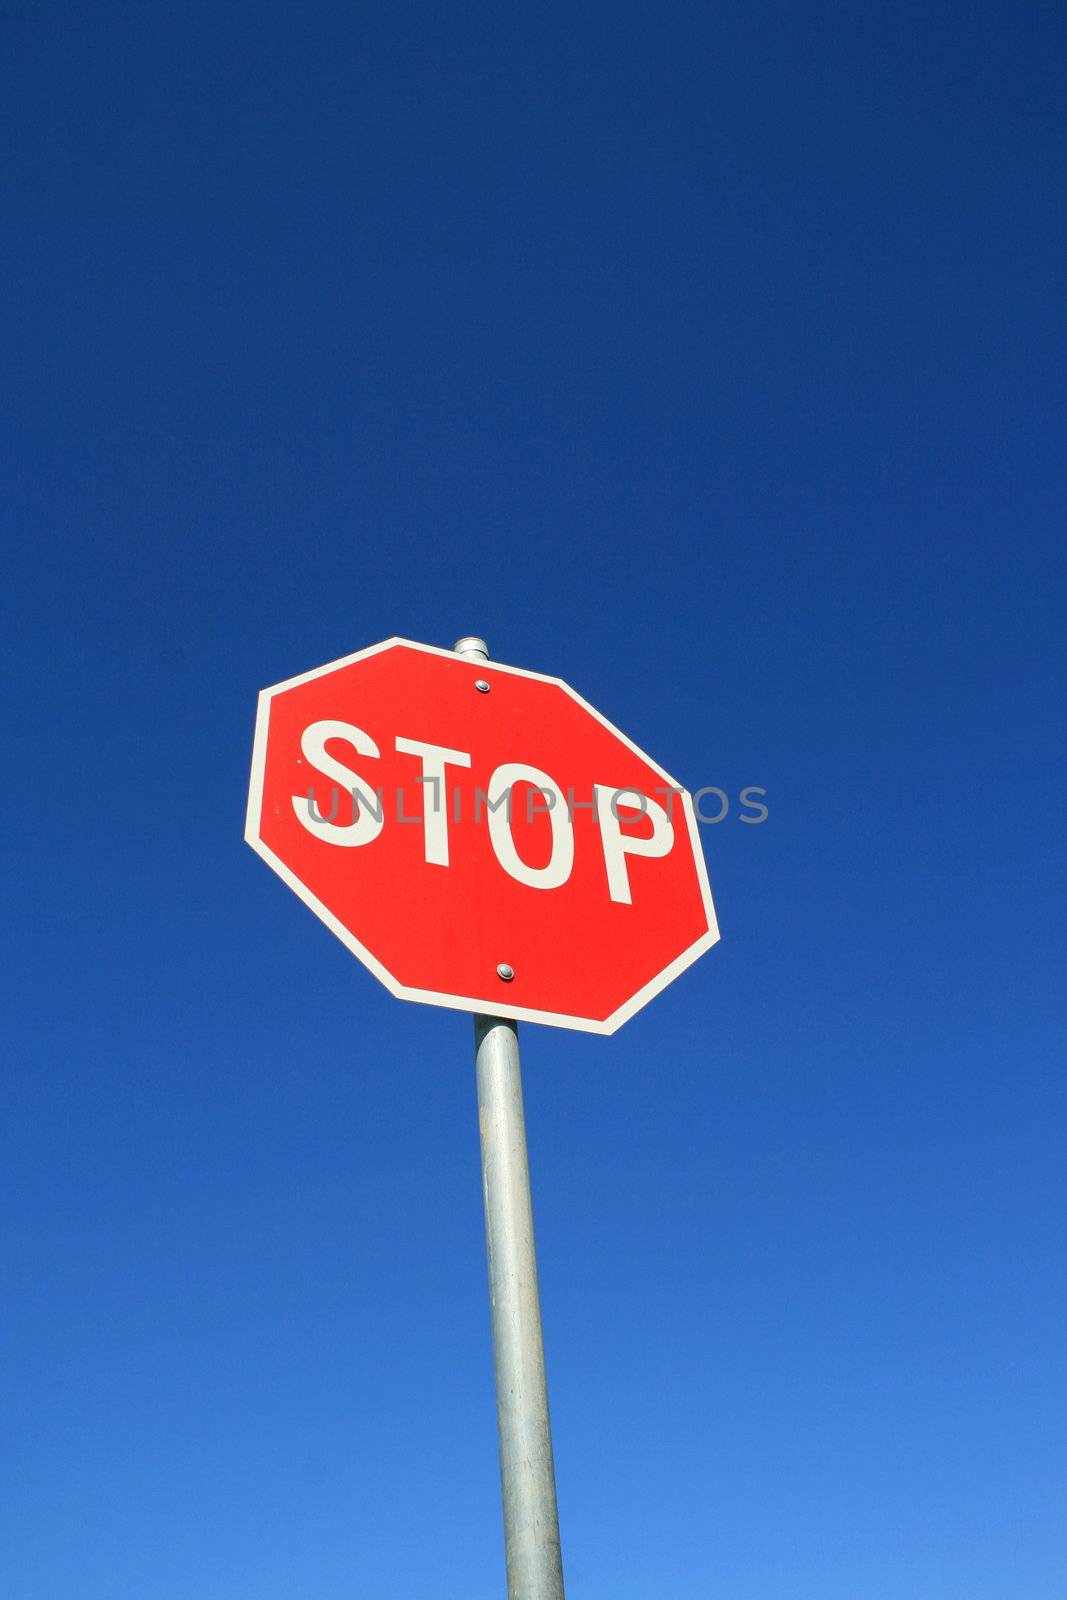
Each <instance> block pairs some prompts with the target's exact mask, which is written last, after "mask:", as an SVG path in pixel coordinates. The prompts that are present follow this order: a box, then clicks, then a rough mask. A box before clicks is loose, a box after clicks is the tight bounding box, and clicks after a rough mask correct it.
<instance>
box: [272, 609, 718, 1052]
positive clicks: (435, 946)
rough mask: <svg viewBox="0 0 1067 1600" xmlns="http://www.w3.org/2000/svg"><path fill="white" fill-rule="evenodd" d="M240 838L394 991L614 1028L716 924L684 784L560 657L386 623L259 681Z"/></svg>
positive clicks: (691, 955)
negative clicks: (328, 655)
mask: <svg viewBox="0 0 1067 1600" xmlns="http://www.w3.org/2000/svg"><path fill="white" fill-rule="evenodd" d="M245 837H246V839H247V840H248V842H249V844H250V845H251V846H252V848H253V850H255V851H257V853H258V854H259V855H261V856H262V857H263V859H264V861H266V862H267V863H268V864H269V865H270V866H271V867H273V868H274V871H275V872H277V873H278V875H279V877H281V878H284V880H285V882H286V883H287V884H288V885H289V887H290V888H291V889H295V890H296V892H297V894H298V895H299V896H300V898H301V899H302V900H303V901H304V902H305V903H306V904H307V905H309V906H310V907H311V909H312V911H314V912H315V913H316V915H317V916H319V917H321V918H322V920H323V922H325V923H326V925H327V926H328V927H330V928H332V929H333V931H334V933H336V934H337V936H338V938H340V939H341V940H343V942H344V943H345V944H346V945H347V946H348V948H349V949H350V950H351V951H352V952H353V954H354V955H357V956H358V957H359V959H360V960H361V961H362V962H363V963H364V965H365V966H368V967H369V968H370V970H371V971H372V972H373V973H374V974H375V975H376V976H377V977H379V978H380V979H381V981H382V982H383V983H384V984H385V985H386V987H387V988H388V989H389V990H390V991H391V992H392V993H393V994H395V995H398V996H400V997H401V998H402V999H405V1000H421V1001H424V1002H427V1003H429V1004H432V1005H440V1006H453V1007H455V1008H457V1009H460V1010H463V1011H478V1012H483V1013H487V1014H489V1015H493V1016H501V1017H517V1018H520V1019H525V1020H528V1021H531V1022H547V1023H552V1024H555V1025H556V1026H558V1027H565V1028H581V1029H585V1030H586V1031H588V1032H591V1033H614V1031H615V1029H616V1028H618V1027H619V1026H620V1024H621V1023H623V1022H625V1021H626V1020H627V1018H629V1017H632V1016H633V1014H634V1012H635V1011H638V1010H639V1009H640V1008H641V1007H642V1006H643V1005H645V1004H646V1002H647V1001H649V1000H651V998H652V996H653V995H655V994H658V993H659V991H660V990H661V989H663V988H664V987H665V986H666V985H667V984H668V983H670V982H671V980H672V979H673V978H676V977H677V976H678V974H679V973H680V972H682V971H683V970H684V969H685V968H686V967H687V966H689V964H690V962H692V961H695V960H696V958H697V956H699V955H701V954H702V953H703V952H704V951H705V950H707V949H709V948H710V947H711V945H713V944H714V943H715V941H716V939H717V938H718V937H719V931H718V927H717V926H716V922H715V911H714V908H713V906H712V902H711V891H710V889H709V887H708V877H707V871H706V869H705V866H704V858H703V855H702V853H701V848H700V841H699V838H698V836H697V827H696V819H695V816H694V813H693V803H692V800H691V799H690V797H689V795H688V794H687V793H685V791H684V790H683V789H681V788H680V786H679V785H678V784H676V783H675V782H674V780H673V779H672V778H670V777H669V776H668V775H667V773H665V772H664V771H663V768H662V767H659V766H657V765H656V763H655V762H654V761H653V760H651V758H650V757H649V756H646V755H645V754H644V752H643V751H641V750H639V749H638V748H637V746H636V745H635V744H632V743H631V742H630V740H629V739H627V738H626V736H625V734H622V733H620V732H619V730H618V728H615V727H613V726H612V724H611V723H610V722H608V721H607V719H606V718H605V717H602V716H601V715H600V713H599V711H594V709H593V707H592V706H591V705H588V704H587V703H586V701H584V700H583V699H582V698H581V696H580V695H577V694H575V692H574V690H573V689H571V688H570V687H569V686H568V685H567V684H565V683H563V682H561V680H560V679H559V678H547V677H543V676H542V675H541V674H540V673H537V672H526V671H524V670H523V669H522V668H519V667H505V666H501V665H500V664H499V663H498V662H495V661H480V660H473V661H472V660H468V659H465V658H463V657H460V656H457V655H455V654H454V653H453V652H452V651H449V650H437V649H434V648H432V647H431V646H430V645H424V644H412V643H411V642H410V641H409V640H407V639H387V640H386V641H385V642H384V643H383V644H376V645H372V646H371V647H370V649H368V650H358V651H357V652H356V653H355V655H351V656H345V657H344V659H343V660H341V661H331V662H330V663H329V665H328V666H325V667H318V668H317V669H316V670H315V671H314V672H305V673H303V674H302V675H301V676H300V677H298V678H290V679H288V681H287V682H285V683H278V684H275V685H274V687H273V688H272V689H264V690H263V693H262V694H261V695H260V697H259V713H258V716H257V719H256V735H255V748H254V752H253V757H252V783H251V789H250V792H249V800H248V821H247V826H246V829H245Z"/></svg>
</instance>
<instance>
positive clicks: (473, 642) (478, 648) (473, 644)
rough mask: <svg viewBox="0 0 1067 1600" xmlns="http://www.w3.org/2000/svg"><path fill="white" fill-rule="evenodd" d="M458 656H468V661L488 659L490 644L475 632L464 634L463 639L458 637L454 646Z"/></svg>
mask: <svg viewBox="0 0 1067 1600" xmlns="http://www.w3.org/2000/svg"><path fill="white" fill-rule="evenodd" d="M452 648H453V650H454V651H455V652H456V655H457V656H466V657H467V659H468V661H488V660H489V646H488V645H487V644H486V642H485V640H484V639H479V638H478V637H477V635H475V634H473V633H467V634H464V636H463V638H462V639H457V640H456V642H455V644H454V645H453V646H452Z"/></svg>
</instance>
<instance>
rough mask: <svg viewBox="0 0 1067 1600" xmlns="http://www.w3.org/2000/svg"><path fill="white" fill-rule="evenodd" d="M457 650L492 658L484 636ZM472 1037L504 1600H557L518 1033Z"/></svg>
mask: <svg viewBox="0 0 1067 1600" xmlns="http://www.w3.org/2000/svg"><path fill="white" fill-rule="evenodd" d="M455 649H456V652H457V654H459V655H462V656H466V657H467V659H468V660H471V661H485V660H488V656H489V651H488V648H487V646H486V644H485V642H484V640H482V639H474V638H465V639H461V640H460V641H459V643H458V644H457V645H456V646H455ZM504 953H506V952H504ZM502 965H504V964H503V963H502ZM501 981H504V980H503V978H502V980H501ZM474 1036H475V1046H476V1053H475V1062H476V1070H477V1079H478V1125H479V1129H480V1133H481V1143H482V1190H483V1195H484V1199H485V1239H486V1250H487V1254H488V1258H489V1304H490V1310H491V1313H492V1326H493V1366H494V1370H495V1374H496V1414H497V1429H498V1434H499V1439H500V1488H501V1495H502V1498H503V1502H504V1552H505V1558H506V1561H507V1577H508V1600H563V1563H562V1558H561V1555H560V1543H559V1517H558V1513H557V1510H556V1477H555V1470H554V1467H553V1463H552V1430H551V1426H550V1423H549V1416H548V1384H547V1382H546V1379H545V1351H544V1341H543V1338H542V1333H541V1300H540V1295H539V1293H538V1288H537V1256H536V1252H535V1249H534V1231H533V1207H532V1204H531V1199H530V1166H529V1158H528V1156H527V1152H526V1120H525V1116H524V1113H523V1104H522V1074H521V1071H520V1067H519V1035H518V1028H517V1026H516V1024H515V1023H514V1022H513V1021H511V1020H510V1019H506V1018H503V1017H490V1016H476V1017H475V1019H474Z"/></svg>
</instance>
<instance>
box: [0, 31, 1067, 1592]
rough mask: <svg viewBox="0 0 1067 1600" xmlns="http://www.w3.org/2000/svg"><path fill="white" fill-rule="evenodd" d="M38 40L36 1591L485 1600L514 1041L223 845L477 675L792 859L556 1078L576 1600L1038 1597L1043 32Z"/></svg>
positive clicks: (21, 558) (31, 1109) (34, 374)
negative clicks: (394, 987) (295, 751)
mask: <svg viewBox="0 0 1067 1600" xmlns="http://www.w3.org/2000/svg"><path fill="white" fill-rule="evenodd" d="M5 32H6V41H5V61H6V66H7V80H8V81H7V90H6V93H5V96H4V106H3V111H2V113H0V114H2V117H3V124H4V136H3V149H4V159H5V167H6V171H5V183H4V195H5V198H4V209H5V214H6V224H5V233H6V241H7V242H6V253H5V282H6V291H5V296H4V320H5V323H6V325H7V341H6V345H7V356H6V361H5V371H6V379H7V384H6V388H7V395H8V412H9V419H10V422H11V424H13V426H11V427H9V429H8V430H7V442H6V443H5V446H4V452H5V459H4V469H3V470H4V479H5V493H4V521H5V524H6V527H7V537H6V552H7V553H6V556H5V566H4V583H3V606H4V613H5V615H4V622H3V644H4V654H5V660H6V682H7V689H6V692H5V696H4V699H5V713H6V718H7V722H8V735H7V748H8V753H9V755H10V757H11V765H10V772H9V777H8V779H7V793H8V799H9V806H8V827H7V828H6V829H5V831H4V834H3V839H2V850H3V865H2V872H3V883H4V888H5V898H6V899H7V902H8V906H9V914H10V932H9V940H8V945H7V951H6V956H5V961H4V964H3V988H4V992H5V1017H6V1021H5V1025H4V1051H3V1055H4V1058H5V1059H4V1064H3V1080H2V1107H3V1109H2V1117H0V1123H2V1128H3V1147H2V1151H0V1216H2V1231H3V1240H4V1248H3V1265H2V1275H3V1282H2V1285H0V1289H2V1300H3V1306H4V1311H3V1327H2V1334H0V1339H2V1346H0V1367H2V1373H3V1377H2V1389H3V1412H4V1443H3V1448H2V1452H0V1498H2V1501H3V1504H4V1506H5V1521H6V1522H7V1524H8V1526H7V1529H6V1534H5V1538H4V1542H3V1553H2V1555H0V1590H2V1592H3V1594H4V1596H5V1597H9V1600H145V1597H147V1596H151V1597H152V1600H190V1597H193V1596H195V1597H196V1600H337V1597H341V1596H357V1597H360V1600H363V1597H367V1600H429V1597H435V1600H436V1597H440V1600H481V1597H483V1596H485V1597H494V1596H499V1595H501V1594H502V1593H503V1563H502V1541H501V1530H500V1512H499V1500H498V1483H497V1464H496V1441H495V1419H494V1410H493V1393H492V1369H491V1360H490V1348H489V1322H488V1309H487V1303H486V1291H485V1263H484V1243H483V1232H482V1217H481V1196H480V1178H479V1170H478V1142H477V1126H476V1114H475V1103H474V1086H473V1068H472V1059H471V1037H470V1034H471V1030H470V1025H469V1023H468V1022H467V1020H466V1019H465V1018H464V1017H463V1016H461V1015H457V1014H455V1013H451V1012H445V1011H436V1010H433V1009H430V1008H428V1007H422V1006H415V1005H405V1004H403V1003H401V1002H399V1001H396V1000H393V999H391V998H390V996H389V995H388V994H387V993H386V992H385V991H384V990H383V989H382V988H381V987H380V986H379V985H378V984H377V983H376V982H375V980H374V979H373V978H372V977H371V976H370V975H369V974H368V973H367V972H365V971H364V970H363V969H362V968H361V967H360V966H359V964H358V963H357V962H356V961H355V960H354V959H353V958H352V956H351V955H350V954H349V953H348V952H347V951H346V950H345V949H344V948H343V947H342V945H341V944H340V943H339V942H338V941H337V940H336V939H335V938H333V937H332V935H331V934H330V933H329V932H328V931H327V930H326V929H325V928H324V927H322V926H321V925H320V924H319V923H318V922H317V921H316V920H315V918H314V917H313V916H312V915H311V913H310V912H309V911H308V910H307V909H306V908H305V907H304V906H303V905H301V904H300V902H299V901H298V900H297V898H296V897H295V896H294V895H293V894H291V893H290V892H289V891H288V890H287V889H286V888H285V886H284V885H283V884H282V883H281V882H280V881H279V880H278V879H277V878H276V877H275V876H273V875H272V874H271V873H270V872H269V871H268V870H267V868H266V867H265V866H264V864H263V862H261V861H259V860H258V859H257V858H256V857H255V856H254V855H253V853H252V852H251V851H250V850H249V849H248V848H247V846H246V845H245V844H244V843H243V842H242V838H241V834H242V825H243V811H244V802H245V791H246V784H247V773H248V762H249V755H250V747H251V734H252V721H253V714H254V708H255V695H256V691H257V690H258V689H260V688H261V687H262V686H263V685H265V684H269V683H274V682H277V681H278V680H280V679H282V678H284V677H287V676H289V675H291V674H294V673H298V672H302V671H305V670H307V669H309V668H311V667H314V666H316V665H318V664H320V663H322V662H325V661H329V660H331V659H333V658H335V657H337V656H340V655H343V654H346V653H347V652H349V651H352V650H356V649H358V648H360V647H361V646H363V645H367V644H371V643H373V642H374V641H376V640H378V639H382V638H385V637H387V636H388V635H390V634H393V633H400V634H404V635H406V636H408V637H411V638H415V639H420V640H424V641H426V642H428V643H431V644H435V645H442V646H445V647H447V646H450V645H451V644H452V642H453V641H454V640H455V639H456V638H457V637H458V636H459V635H460V634H462V633H465V632H470V631H474V632H479V633H484V634H485V636H486V637H487V638H488V639H489V641H490V645H491V647H492V649H493V652H494V653H495V655H497V656H498V657H499V658H500V659H501V660H502V661H508V662H514V663H517V664H520V665H524V666H527V667H531V668H534V669H536V670H538V671H542V672H549V673H554V674H559V675H560V676H562V677H565V678H566V679H567V680H568V681H569V682H571V683H572V684H573V685H574V686H575V687H576V688H577V689H578V690H579V692H580V693H582V694H583V695H585V696H586V697H587V698H588V699H589V700H591V701H592V702H593V703H594V704H596V705H597V706H598V707H600V708H601V709H602V710H603V712H604V713H605V714H606V715H607V716H608V717H610V718H611V719H612V720H613V721H615V722H616V723H618V724H619V725H620V726H622V727H623V728H624V729H625V730H626V731H627V733H628V734H630V736H631V737H632V738H634V739H635V740H637V741H638V742H639V743H640V744H641V745H643V746H644V747H645V748H646V749H647V750H648V751H649V752H650V753H651V754H652V755H653V756H654V757H655V758H656V759H657V760H658V761H659V762H661V763H662V765H663V766H664V767H666V768H667V769H668V770H669V771H671V772H672V773H675V774H676V775H677V776H678V777H679V779H681V780H682V781H683V782H685V783H686V784H688V785H689V786H690V787H691V788H693V789H695V788H697V787H700V786H701V785H705V784H715V785H718V786H720V787H722V788H723V789H724V790H726V791H727V793H728V794H730V795H731V796H733V795H736V794H737V793H738V791H739V790H740V789H741V788H742V787H743V786H745V785H759V786H762V787H764V788H765V789H766V790H767V805H768V808H769V816H768V818H767V820H766V822H765V823H763V824H761V825H759V826H750V825H749V826H746V825H744V824H743V823H741V821H740V820H739V817H738V813H737V809H736V807H735V808H734V809H732V810H731V813H730V815H729V816H728V817H727V818H726V819H724V821H723V822H722V823H720V824H719V825H717V826H714V827H707V828H705V829H703V830H702V831H703V838H704V844H705V848H706V852H707V857H708V862H709V869H710V874H711V880H712V885H713V888H714V891H715V895H716V900H717V904H718V908H719V913H720V918H721V924H722V930H723V939H722V942H721V944H720V945H719V946H717V947H716V948H715V949H714V950H713V951H712V952H711V953H710V954H709V955H707V956H706V957H704V959H703V960H702V961H701V962H699V963H698V964H697V966H696V967H694V968H693V969H691V970H690V971H689V972H688V973H686V974H685V975H683V977H682V978H681V979H680V980H679V981H678V982H677V983H676V984H675V985H674V986H673V987H672V988H670V989H669V990H668V991H667V992H666V993H665V994H663V995H662V996H661V997H660V998H659V999H658V1000H657V1001H655V1002H654V1003H653V1005H652V1006H650V1007H649V1008H648V1009H647V1010H645V1011H644V1012H642V1013H641V1014H640V1015H639V1016H638V1017H636V1018H635V1019H634V1020H633V1021H631V1022H630V1023H628V1024H627V1025H626V1026H625V1027H624V1028H623V1030H622V1031H621V1032H620V1033H619V1034H617V1035H616V1036H615V1037H614V1038H612V1039H599V1038H594V1037H589V1036H585V1035H581V1034H575V1033H567V1032H564V1031H561V1030H555V1029H547V1028H538V1027H534V1026H530V1027H526V1028H524V1029H523V1030H522V1031H523V1050H524V1065H525V1073H526V1092H527V1113H528V1122H529V1138H530V1147H531V1157H532V1162H533V1170H534V1200H535V1208H536V1217H537V1224H538V1232H539V1250H540V1262H541V1276H542V1290H543V1301H544V1316H545V1327H546V1338H547V1346H548V1360H549V1377H550V1384H551V1395H552V1404H553V1413H554V1428H555V1440H556V1455H557V1467H558V1481H559V1495H560V1508H561V1523H562V1535H563V1543H564V1555H565V1564H566V1570H567V1577H568V1593H569V1596H570V1597H571V1600H659V1597H661V1596H664V1597H668V1596H669V1597H670V1600H705V1597H707V1600H1062V1596H1063V1594H1064V1592H1065V1588H1067V1572H1065V1563H1064V1545H1063V1526H1062V1518H1063V1504H1064V1490H1065V1476H1067V1474H1065V1462H1067V1438H1065V1432H1067V1430H1065V1426H1064V1418H1065V1406H1064V1401H1065V1388H1067V1385H1065V1381H1064V1323H1065V1318H1064V1311H1065V1307H1067V1283H1065V1271H1064V1251H1063V1237H1064V1228H1063V1224H1064V1220H1065V1213H1067V1206H1065V1201H1067V1182H1065V1169H1064V1158H1063V1128H1064V1119H1063V1112H1064V1094H1063V1078H1062V1065H1063V1063H1062V1041H1063V1033H1062V1025H1061V1023H1062V988H1063V968H1062V953H1061V952H1062V945H1061V935H1062V926H1063V904H1064V888H1065V880H1064V875H1063V872H1062V856H1061V855H1060V853H1059V839H1060V837H1061V828H1062V804H1061V796H1062V784H1063V774H1062V690H1063V671H1062V666H1063V658H1062V639H1061V629H1062V626H1063V618H1062V614H1061V613H1062V601H1063V597H1064V582H1063V579H1064V554H1063V551H1064V534H1063V513H1064V494H1063V488H1064V482H1063V475H1062V463H1063V444H1064V405H1063V372H1064V357H1065V350H1064V342H1065V341H1064V338H1063V330H1064V322H1063V281H1064V257H1065V251H1064V245H1065V242H1067V241H1065V233H1067V228H1065V222H1064V205H1063V194H1064V182H1063V180H1064V177H1065V173H1064V164H1063V161H1062V153H1063V149H1064V141H1063V128H1062V78H1061V72H1062V60H1063V52H1064V45H1065V43H1067V40H1065V33H1067V29H1065V26H1064V14H1063V12H1062V10H1061V9H1060V8H1058V7H1055V6H1052V5H1045V4H1040V3H1039V4H1034V5H1023V6H1018V5H1008V4H1006V3H1005V4H999V5H998V4H978V5H962V4H949V5H945V4H934V5H931V4H922V5H916V4H911V5H907V4H905V5H903V6H901V5H899V4H893V5H889V4H882V5H858V6H852V7H845V8H842V7H841V6H831V5H828V4H822V3H819V4H811V3H807V4H805V3H803V0H801V3H800V4H791V5H786V4H777V5H776V4H770V3H765V0H755V3H753V0H746V3H745V4H740V3H738V0H724V3H719V4H716V5H714V6H706V5H694V4H680V5H668V6H665V7H656V6H635V5H631V4H624V5H621V6H615V7H609V6H603V5H602V6H582V5H579V6H578V7H575V6H573V5H567V6H563V5H535V6H532V7H526V6H524V7H509V6H505V7H498V6H489V5H485V4H481V3H474V4H470V5H463V6H456V5H428V4H424V3H410V4H405V3H396V0H393V3H390V4H370V5H368V4H362V3H356V4H351V5H340V4H335V5H322V4H304V5H300V6H280V5H274V4H270V3H260V4H255V5H252V4H248V3H227V0H223V3H222V4H218V3H213V4H210V5H209V4H206V3H202V0H193V3H189V0H183V3H182V4H181V5H177V4H170V3H161V4H152V3H149V4H146V5H115V4H109V3H104V4H96V5H87V4H84V3H81V0H65V3H63V4H55V3H47V0H38V3H34V4H25V5H22V6H16V7H14V8H9V10H8V14H7V18H6V23H5ZM1058 946H1059V947H1060V948H1059V949H1057V947H1058Z"/></svg>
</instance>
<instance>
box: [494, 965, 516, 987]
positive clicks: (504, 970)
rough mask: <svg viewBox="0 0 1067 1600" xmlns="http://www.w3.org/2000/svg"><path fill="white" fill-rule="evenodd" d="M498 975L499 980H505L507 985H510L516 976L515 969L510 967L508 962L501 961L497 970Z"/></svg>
mask: <svg viewBox="0 0 1067 1600" xmlns="http://www.w3.org/2000/svg"><path fill="white" fill-rule="evenodd" d="M496 975H497V977H498V978H503V980H504V982H505V983H510V982H511V980H512V978H513V977H514V976H515V968H514V967H509V966H508V964H507V962H506V961H501V962H500V964H499V966H498V967H497V969H496Z"/></svg>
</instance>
